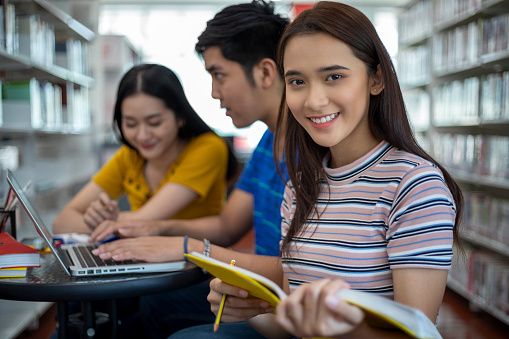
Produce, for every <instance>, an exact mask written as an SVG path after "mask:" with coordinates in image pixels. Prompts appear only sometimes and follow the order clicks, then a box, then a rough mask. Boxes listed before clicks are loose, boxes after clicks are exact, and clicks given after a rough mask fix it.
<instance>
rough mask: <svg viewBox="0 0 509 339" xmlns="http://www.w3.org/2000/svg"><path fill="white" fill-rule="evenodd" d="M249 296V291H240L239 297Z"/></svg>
mask: <svg viewBox="0 0 509 339" xmlns="http://www.w3.org/2000/svg"><path fill="white" fill-rule="evenodd" d="M247 296H248V293H247V292H246V291H240V292H239V297H242V298H246V297H247Z"/></svg>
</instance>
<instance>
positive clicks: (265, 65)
mask: <svg viewBox="0 0 509 339" xmlns="http://www.w3.org/2000/svg"><path fill="white" fill-rule="evenodd" d="M253 76H254V79H255V82H256V84H257V85H259V86H260V87H261V88H269V87H271V86H272V84H273V83H274V81H275V79H277V77H278V76H279V75H278V70H277V65H276V62H275V61H274V60H272V59H270V58H263V59H262V60H260V61H259V62H258V63H257V64H256V65H255V66H254V67H253Z"/></svg>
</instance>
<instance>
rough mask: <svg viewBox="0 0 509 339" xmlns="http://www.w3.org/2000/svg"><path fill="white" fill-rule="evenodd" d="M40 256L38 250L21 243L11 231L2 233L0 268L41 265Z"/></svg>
mask: <svg viewBox="0 0 509 339" xmlns="http://www.w3.org/2000/svg"><path fill="white" fill-rule="evenodd" d="M40 257H41V255H40V254H39V252H38V251H37V250H35V249H33V248H32V247H29V246H27V245H24V244H22V243H20V242H19V241H17V240H16V239H14V238H13V237H12V236H11V235H10V234H9V233H6V232H1V233H0V268H6V267H27V266H39V265H40V260H41V258H40Z"/></svg>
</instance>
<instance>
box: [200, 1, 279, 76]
mask: <svg viewBox="0 0 509 339" xmlns="http://www.w3.org/2000/svg"><path fill="white" fill-rule="evenodd" d="M287 24H288V19H286V18H283V17H282V16H280V15H279V14H276V13H274V4H273V3H272V2H270V1H269V2H266V1H263V0H253V1H252V2H251V3H244V4H237V5H232V6H228V7H225V8H223V9H222V10H221V11H220V12H218V13H217V14H216V15H215V16H214V17H213V18H212V19H211V20H209V21H208V22H207V27H206V28H205V30H204V31H203V33H201V34H200V36H199V37H198V42H197V43H196V46H195V50H196V52H197V53H198V54H199V55H202V54H203V52H204V51H205V50H206V49H207V48H209V47H219V49H220V50H221V52H222V53H223V56H224V57H225V58H226V59H228V60H232V61H235V62H237V63H239V64H240V65H241V66H242V68H243V69H244V73H245V74H246V77H247V79H248V80H249V81H251V83H252V84H254V78H253V74H252V73H253V72H252V70H253V66H254V65H256V64H257V63H258V62H259V61H260V60H262V59H263V58H269V59H272V60H276V50H277V44H278V41H279V38H280V37H281V34H282V33H283V30H284V29H285V27H286V25H287Z"/></svg>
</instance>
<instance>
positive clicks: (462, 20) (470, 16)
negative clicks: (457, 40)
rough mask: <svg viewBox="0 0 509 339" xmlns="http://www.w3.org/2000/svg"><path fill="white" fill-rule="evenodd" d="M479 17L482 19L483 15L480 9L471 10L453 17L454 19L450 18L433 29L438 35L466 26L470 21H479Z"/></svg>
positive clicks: (435, 25)
mask: <svg viewBox="0 0 509 339" xmlns="http://www.w3.org/2000/svg"><path fill="white" fill-rule="evenodd" d="M479 17H481V13H480V12H479V9H477V8H473V9H469V10H467V11H465V12H464V13H462V14H460V15H458V16H456V17H452V18H449V19H447V20H444V21H440V22H436V23H435V24H434V25H433V28H434V30H435V32H437V33H438V32H443V31H447V30H450V29H452V28H455V27H458V26H461V25H463V24H466V23H468V22H470V21H474V20H475V19H477V18H479Z"/></svg>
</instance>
